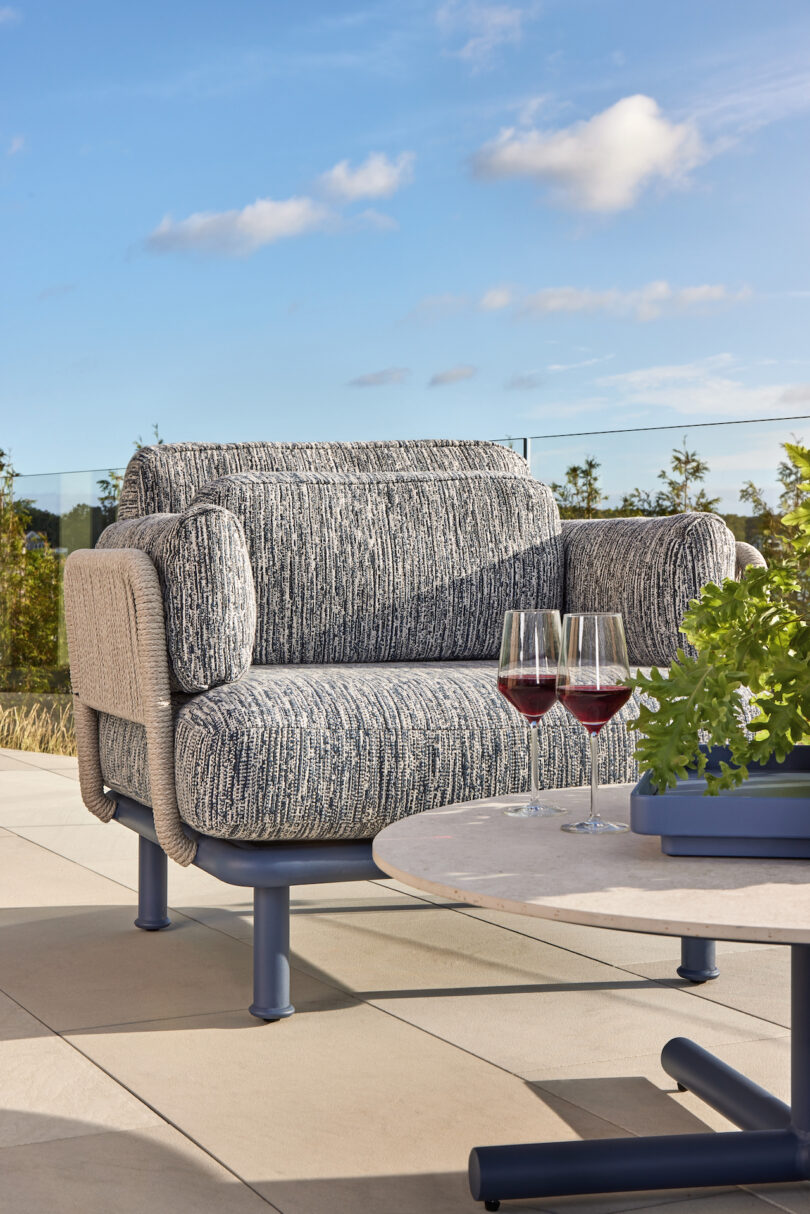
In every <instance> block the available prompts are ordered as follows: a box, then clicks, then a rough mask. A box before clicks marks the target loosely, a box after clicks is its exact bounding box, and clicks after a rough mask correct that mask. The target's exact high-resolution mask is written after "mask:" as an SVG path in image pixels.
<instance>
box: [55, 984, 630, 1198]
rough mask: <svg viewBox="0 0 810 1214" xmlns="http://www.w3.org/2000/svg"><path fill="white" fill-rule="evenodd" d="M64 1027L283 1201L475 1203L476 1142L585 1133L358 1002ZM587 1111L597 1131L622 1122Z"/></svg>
mask: <svg viewBox="0 0 810 1214" xmlns="http://www.w3.org/2000/svg"><path fill="white" fill-rule="evenodd" d="M70 1040H71V1041H73V1042H75V1044H76V1045H77V1046H78V1048H80V1049H81V1050H82V1051H84V1052H85V1053H87V1054H88V1056H89V1057H91V1058H93V1059H94V1060H95V1061H97V1062H99V1063H100V1064H101V1065H102V1066H103V1067H104V1068H105V1070H107V1071H109V1072H110V1073H111V1074H113V1075H114V1076H115V1077H116V1078H117V1079H119V1080H120V1081H121V1082H123V1083H124V1084H126V1086H127V1087H129V1088H130V1089H131V1090H132V1091H134V1092H136V1093H137V1094H138V1095H140V1096H141V1097H142V1098H143V1099H145V1100H147V1101H148V1102H149V1103H150V1104H154V1105H156V1107H159V1108H160V1109H161V1111H162V1112H163V1113H164V1115H166V1116H167V1117H169V1118H170V1119H171V1120H172V1122H173V1123H174V1124H175V1125H177V1126H178V1127H180V1128H181V1129H182V1130H183V1131H184V1132H185V1133H187V1134H189V1135H190V1136H191V1137H193V1138H194V1140H195V1141H197V1142H199V1143H200V1144H201V1145H202V1146H203V1147H205V1149H207V1150H209V1151H210V1152H211V1153H212V1154H214V1155H216V1156H217V1157H218V1158H219V1159H221V1160H222V1161H223V1162H224V1163H226V1164H227V1165H228V1166H229V1167H231V1168H233V1169H234V1170H235V1171H236V1172H237V1173H238V1174H239V1175H240V1176H242V1177H243V1178H244V1179H246V1180H248V1181H249V1182H250V1183H251V1184H254V1185H256V1187H258V1188H259V1189H260V1191H261V1192H262V1193H263V1194H264V1195H265V1196H267V1198H268V1199H269V1200H270V1201H272V1202H273V1203H274V1204H276V1205H278V1206H279V1207H280V1208H281V1209H282V1210H284V1211H285V1214H319V1212H320V1211H323V1212H324V1214H327V1212H328V1214H338V1212H340V1211H344V1210H345V1211H347V1212H348V1211H350V1210H351V1211H355V1210H357V1209H361V1208H364V1209H368V1210H373V1211H375V1214H377V1212H379V1214H383V1212H387V1211H391V1214H394V1212H397V1214H398V1212H399V1211H402V1212H403V1214H405V1211H408V1212H409V1214H410V1212H411V1211H413V1210H414V1209H426V1210H430V1211H431V1212H432V1214H443V1212H447V1214H455V1212H456V1211H469V1210H470V1209H471V1202H470V1197H469V1192H468V1190H467V1185H466V1176H465V1169H466V1160H467V1155H468V1153H469V1149H470V1147H471V1146H474V1145H475V1144H476V1143H496V1142H510V1141H525V1140H531V1139H532V1138H538V1139H545V1138H550V1139H571V1138H574V1137H576V1136H577V1134H576V1132H575V1131H574V1130H573V1129H572V1128H571V1126H570V1125H568V1124H567V1123H566V1121H565V1120H564V1118H562V1117H560V1116H559V1114H558V1113H556V1112H555V1111H554V1110H553V1109H551V1108H550V1107H549V1105H548V1104H547V1103H546V1102H544V1101H543V1100H542V1099H540V1098H539V1097H538V1095H537V1094H536V1093H535V1092H533V1091H532V1089H531V1088H530V1087H529V1086H528V1085H527V1084H525V1083H523V1082H522V1081H521V1080H519V1079H516V1078H514V1077H513V1076H511V1075H506V1074H504V1073H503V1071H501V1070H499V1069H498V1068H496V1067H493V1066H491V1065H489V1064H488V1063H486V1062H483V1061H481V1060H480V1059H477V1058H473V1057H471V1056H470V1055H468V1054H466V1053H464V1052H462V1051H459V1050H457V1049H455V1048H454V1047H452V1046H451V1045H448V1044H446V1043H444V1042H441V1041H437V1040H436V1039H435V1038H433V1037H431V1036H430V1035H428V1034H424V1033H420V1032H419V1031H418V1030H416V1029H414V1028H412V1027H411V1026H409V1025H406V1024H403V1023H402V1022H400V1021H398V1020H396V1019H394V1018H392V1017H390V1016H387V1015H385V1014H384V1013H382V1012H379V1011H376V1010H374V1009H372V1008H369V1007H367V1006H363V1005H360V1004H356V1005H354V1006H346V1007H342V1008H335V1009H332V1010H329V1011H325V1012H320V1011H317V1010H313V1011H310V1012H309V1013H307V1014H305V1015H303V1016H301V1015H296V1016H294V1017H292V1019H291V1020H289V1021H285V1022H283V1023H280V1024H277V1025H270V1026H256V1025H255V1023H253V1024H251V1023H250V1018H249V1017H247V1016H244V1015H234V1016H230V1017H227V1016H226V1017H206V1016H201V1017H194V1018H189V1019H186V1020H180V1021H172V1022H164V1023H154V1022H153V1023H151V1024H144V1025H141V1026H138V1025H132V1026H128V1027H127V1028H126V1029H123V1030H120V1031H109V1030H105V1029H97V1030H93V1031H89V1032H84V1033H72V1034H70ZM581 1117H582V1121H583V1124H584V1125H585V1127H586V1129H587V1133H588V1134H589V1136H599V1137H604V1136H607V1137H612V1136H614V1135H616V1134H617V1133H621V1130H619V1129H617V1127H616V1126H614V1125H613V1124H611V1123H610V1122H608V1121H606V1120H604V1119H601V1118H597V1117H594V1116H593V1115H590V1114H587V1113H585V1112H583V1113H582V1115H581ZM268 1127H272V1133H268ZM608 1204H609V1207H610V1208H616V1207H615V1204H613V1203H608ZM472 1208H474V1207H472Z"/></svg>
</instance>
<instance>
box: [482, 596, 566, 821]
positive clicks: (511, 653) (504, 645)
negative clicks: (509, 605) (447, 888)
mask: <svg viewBox="0 0 810 1214" xmlns="http://www.w3.org/2000/svg"><path fill="white" fill-rule="evenodd" d="M559 657H560V613H559V611H507V613H506V615H505V617H504V621H503V639H502V641H501V658H500V662H499V665H498V691H499V692H500V693H501V695H502V696H503V697H504V698H505V699H507V700H508V701H509V703H510V704H511V705H512V707H513V708H516V709H517V710H518V712H520V713H522V714H523V716H524V717H525V718H526V720H527V721H528V722H529V727H530V730H531V791H530V793H529V799H528V801H527V802H525V803H524V804H522V805H516V806H513V807H511V808H509V809H505V810H504V813H506V814H509V816H510V817H516V818H548V817H551V815H552V814H560V813H565V812H566V811H565V810H563V809H555V808H552V807H551V806H549V805H542V804H541V802H540V789H539V787H538V775H537V766H538V762H537V751H538V747H537V726H538V724H539V723H540V718H541V717H542V716H543V714H544V713H546V712H548V710H549V708H551V705H552V704H553V703H554V701H555V700H556V698H557V663H558V661H559Z"/></svg>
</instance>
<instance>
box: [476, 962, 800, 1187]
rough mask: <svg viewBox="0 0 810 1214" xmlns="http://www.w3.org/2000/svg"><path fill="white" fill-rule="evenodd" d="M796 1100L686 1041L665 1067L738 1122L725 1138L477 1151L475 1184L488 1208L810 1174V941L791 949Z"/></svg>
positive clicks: (674, 1044) (680, 1040) (668, 1055)
mask: <svg viewBox="0 0 810 1214" xmlns="http://www.w3.org/2000/svg"><path fill="white" fill-rule="evenodd" d="M791 1004H792V1009H791V1010H792V1023H793V1030H792V1036H791V1093H792V1095H791V1106H790V1107H788V1106H787V1105H786V1104H784V1103H783V1102H782V1101H781V1100H777V1098H776V1097H775V1096H772V1095H771V1094H770V1093H769V1092H766V1091H765V1090H764V1088H761V1087H759V1086H758V1084H755V1083H752V1082H751V1080H750V1079H746V1077H745V1076H744V1075H741V1074H740V1073H739V1072H738V1071H735V1070H733V1069H732V1068H731V1067H729V1066H726V1064H725V1063H724V1062H721V1061H720V1060H719V1059H718V1058H715V1057H714V1055H712V1054H709V1053H708V1052H707V1051H706V1050H704V1049H701V1047H700V1046H699V1045H695V1043H694V1042H693V1041H689V1040H687V1039H686V1038H685V1037H676V1038H675V1039H674V1040H672V1041H670V1042H669V1043H668V1044H667V1045H666V1046H665V1047H664V1051H663V1053H662V1056H661V1063H662V1065H663V1067H664V1070H665V1071H666V1072H667V1074H668V1075H671V1076H672V1078H673V1079H675V1080H676V1081H677V1083H678V1086H679V1087H680V1088H681V1089H682V1090H687V1089H688V1090H689V1091H691V1092H694V1093H695V1095H697V1096H700V1097H701V1099H703V1100H705V1101H706V1103H707V1104H709V1105H711V1106H712V1108H715V1109H717V1110H718V1111H719V1112H721V1113H722V1114H723V1115H724V1116H725V1117H727V1118H728V1119H729V1120H730V1121H732V1122H734V1123H735V1124H736V1125H738V1126H739V1127H740V1130H738V1131H732V1132H731V1133H727V1134H713V1133H705V1134H673V1135H661V1136H656V1137H651V1138H602V1139H598V1140H597V1141H594V1142H550V1143H538V1144H533V1145H526V1146H505V1147H476V1148H475V1149H474V1150H473V1151H472V1152H471V1154H470V1164H469V1178H470V1190H471V1192H472V1195H473V1198H474V1199H475V1200H476V1201H483V1202H484V1204H485V1207H486V1209H487V1210H497V1209H498V1207H499V1205H500V1202H501V1201H502V1200H504V1199H508V1198H517V1199H522V1200H526V1199H527V1198H532V1197H563V1196H569V1195H572V1194H585V1193H623V1192H633V1191H638V1190H646V1189H685V1188H697V1187H699V1186H707V1185H751V1184H774V1183H784V1182H786V1181H796V1180H810V945H807V944H794V945H791Z"/></svg>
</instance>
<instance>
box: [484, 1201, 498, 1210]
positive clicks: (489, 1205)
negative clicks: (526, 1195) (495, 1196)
mask: <svg viewBox="0 0 810 1214" xmlns="http://www.w3.org/2000/svg"><path fill="white" fill-rule="evenodd" d="M500 1208H501V1203H500V1202H499V1201H485V1202H484V1209H485V1210H500Z"/></svg>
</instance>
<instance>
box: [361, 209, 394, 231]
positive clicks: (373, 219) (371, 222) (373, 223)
mask: <svg viewBox="0 0 810 1214" xmlns="http://www.w3.org/2000/svg"><path fill="white" fill-rule="evenodd" d="M354 218H355V219H356V221H357V223H358V224H359V225H360V226H361V227H365V228H376V230H377V231H378V232H396V231H398V230H399V224H398V223H397V221H396V219H394V217H393V215H386V214H385V213H384V212H383V211H375V210H374V208H373V207H366V209H365V211H361V212H360V214H359V215H355V217H354Z"/></svg>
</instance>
